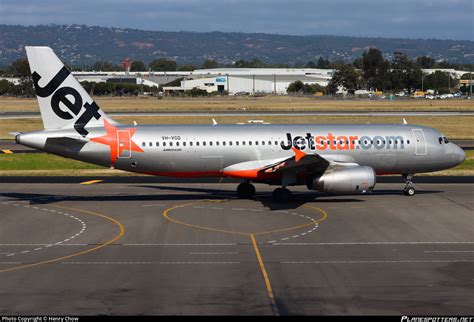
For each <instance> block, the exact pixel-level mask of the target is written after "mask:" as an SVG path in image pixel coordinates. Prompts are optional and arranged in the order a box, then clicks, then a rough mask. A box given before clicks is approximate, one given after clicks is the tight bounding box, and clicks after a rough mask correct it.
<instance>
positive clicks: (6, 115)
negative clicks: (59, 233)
mask: <svg viewBox="0 0 474 322" xmlns="http://www.w3.org/2000/svg"><path fill="white" fill-rule="evenodd" d="M107 115H109V116H111V117H115V116H208V117H216V116H288V115H291V116H472V115H474V111H436V110H433V111H390V110H384V111H351V110H347V111H345V110H339V111H291V112H287V111H245V110H239V111H215V112H143V111H142V112H114V111H110V112H108V113H107ZM30 118H31V119H33V118H41V115H40V113H39V112H0V120H10V119H30Z"/></svg>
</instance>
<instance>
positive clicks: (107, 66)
mask: <svg viewBox="0 0 474 322" xmlns="http://www.w3.org/2000/svg"><path fill="white" fill-rule="evenodd" d="M93 69H94V70H95V71H104V72H112V71H117V70H120V69H121V68H119V67H118V66H117V65H114V64H112V63H110V62H107V61H98V62H96V63H95V64H94V66H93Z"/></svg>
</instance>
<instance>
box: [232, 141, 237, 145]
mask: <svg viewBox="0 0 474 322" xmlns="http://www.w3.org/2000/svg"><path fill="white" fill-rule="evenodd" d="M230 143H232V142H230ZM235 145H239V141H235Z"/></svg>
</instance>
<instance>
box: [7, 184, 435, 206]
mask: <svg viewBox="0 0 474 322" xmlns="http://www.w3.org/2000/svg"><path fill="white" fill-rule="evenodd" d="M135 187H137V186H135ZM138 187H141V188H150V189H157V190H164V191H174V192H176V193H166V194H146V195H120V194H119V195H99V196H97V195H95V196H73V195H51V194H32V193H0V196H3V197H8V198H13V199H17V200H22V201H28V202H29V203H30V204H53V203H57V202H61V201H84V202H101V201H149V202H156V201H160V200H161V201H185V202H186V201H187V202H189V201H202V200H222V199H232V200H235V199H237V198H236V195H235V191H234V190H221V189H205V188H194V187H173V186H162V185H159V186H154V185H141V186H138ZM183 192H186V193H183ZM440 192H442V191H432V190H422V191H417V194H435V193H440ZM190 193H194V194H190ZM371 195H373V196H374V197H375V196H377V195H402V193H401V191H400V190H375V191H372V192H371V193H370V194H367V195H365V196H371ZM252 200H253V201H255V202H260V203H261V204H262V206H263V207H265V208H268V209H269V210H285V209H296V208H299V207H301V206H302V205H304V204H307V203H312V204H315V205H317V204H328V203H354V202H356V203H359V202H366V200H363V199H359V198H357V196H337V197H336V196H335V195H330V194H322V193H316V192H311V191H309V192H302V193H300V192H297V193H294V194H293V196H292V198H291V200H290V201H288V202H285V203H283V202H276V201H274V200H273V198H272V196H271V193H257V194H255V196H254V197H253V198H252Z"/></svg>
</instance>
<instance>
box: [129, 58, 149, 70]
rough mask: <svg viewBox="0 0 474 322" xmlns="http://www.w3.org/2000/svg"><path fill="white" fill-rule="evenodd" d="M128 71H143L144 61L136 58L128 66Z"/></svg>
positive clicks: (144, 67) (144, 68)
mask: <svg viewBox="0 0 474 322" xmlns="http://www.w3.org/2000/svg"><path fill="white" fill-rule="evenodd" d="M130 71H132V72H143V71H146V65H145V63H144V62H142V61H140V60H137V61H134V62H132V66H130Z"/></svg>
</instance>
